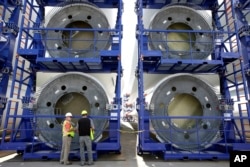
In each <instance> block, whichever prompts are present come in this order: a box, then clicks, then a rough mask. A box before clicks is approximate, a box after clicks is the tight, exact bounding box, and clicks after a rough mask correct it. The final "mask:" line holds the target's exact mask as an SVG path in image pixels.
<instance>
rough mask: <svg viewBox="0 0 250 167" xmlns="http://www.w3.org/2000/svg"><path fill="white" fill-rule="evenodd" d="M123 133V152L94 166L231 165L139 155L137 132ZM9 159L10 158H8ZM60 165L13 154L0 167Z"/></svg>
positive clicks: (101, 157) (190, 166) (184, 166)
mask: <svg viewBox="0 0 250 167" xmlns="http://www.w3.org/2000/svg"><path fill="white" fill-rule="evenodd" d="M123 130H124V131H123V132H122V133H121V145H122V150H121V154H111V153H110V154H106V155H100V156H98V159H97V161H95V164H94V165H93V167H94V166H100V167H110V166H116V167H201V166H202V167H229V161H219V160H218V161H204V160H202V161H191V160H171V161H169V160H167V161H166V160H163V159H162V158H161V157H156V156H155V155H151V154H145V155H142V156H138V155H137V153H136V138H137V134H135V133H131V132H132V131H130V130H129V128H127V129H126V128H125V129H123ZM8 159H9V160H8ZM48 166H53V167H60V166H64V165H61V164H59V162H58V161H53V160H49V161H46V160H39V161H38V160H30V161H29V160H26V161H23V160H22V158H21V157H18V156H16V154H12V155H9V156H6V157H3V158H0V167H48ZM70 166H72V167H75V166H80V164H79V161H73V164H72V165H70Z"/></svg>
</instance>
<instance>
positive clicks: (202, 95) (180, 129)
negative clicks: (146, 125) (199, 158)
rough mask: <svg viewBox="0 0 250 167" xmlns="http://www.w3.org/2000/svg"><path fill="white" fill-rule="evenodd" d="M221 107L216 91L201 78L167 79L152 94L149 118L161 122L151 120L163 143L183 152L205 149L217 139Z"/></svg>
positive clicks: (182, 76)
mask: <svg viewBox="0 0 250 167" xmlns="http://www.w3.org/2000/svg"><path fill="white" fill-rule="evenodd" d="M218 106H219V101H218V98H217V95H216V93H215V91H214V90H213V89H212V87H211V86H210V85H208V84H207V83H205V82H204V81H203V80H201V79H200V78H198V77H195V76H192V75H186V74H185V75H184V74H181V75H175V76H171V77H167V78H165V79H164V80H162V81H161V82H159V84H158V85H157V86H156V88H155V91H154V92H153V95H152V98H151V101H150V108H151V109H150V114H151V116H157V117H160V119H154V118H153V117H152V119H151V123H152V126H153V128H154V129H155V131H156V134H157V136H158V138H159V139H160V141H162V142H168V143H171V144H172V145H173V146H175V147H177V148H180V149H184V150H200V149H204V148H207V147H209V145H211V143H213V142H215V140H216V139H217V137H218V136H217V135H218V133H219V130H220V125H221V120H220V119H219V118H215V117H220V116H222V113H221V111H220V110H219V109H218ZM161 117H163V118H161ZM178 117H179V118H178ZM180 117H181V118H180ZM191 117H192V118H191Z"/></svg>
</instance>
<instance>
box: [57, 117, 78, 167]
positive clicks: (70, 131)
mask: <svg viewBox="0 0 250 167" xmlns="http://www.w3.org/2000/svg"><path fill="white" fill-rule="evenodd" d="M71 118H72V114H71V113H70V112H68V113H66V114H65V120H64V121H63V124H62V150H61V157H60V163H61V164H64V165H71V164H72V163H71V162H69V160H68V158H69V152H70V145H71V141H72V138H73V137H74V136H75V128H74V127H73V126H72V122H71Z"/></svg>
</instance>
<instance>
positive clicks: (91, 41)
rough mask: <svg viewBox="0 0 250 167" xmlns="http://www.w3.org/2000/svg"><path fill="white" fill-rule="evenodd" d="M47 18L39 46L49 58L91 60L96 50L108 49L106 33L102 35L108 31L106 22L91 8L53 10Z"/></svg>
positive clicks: (97, 51)
mask: <svg viewBox="0 0 250 167" xmlns="http://www.w3.org/2000/svg"><path fill="white" fill-rule="evenodd" d="M47 18H49V19H48V21H47V22H46V23H45V27H46V28H47V29H48V31H46V32H45V33H44V36H43V42H44V45H45V47H46V49H47V51H48V52H49V55H50V56H51V57H60V58H64V57H70V58H74V57H75V58H85V57H95V56H97V55H99V51H100V50H106V49H108V48H109V47H110V32H108V31H103V29H109V27H110V26H109V23H108V20H107V18H106V16H105V14H104V13H103V12H102V11H101V10H100V9H99V8H97V7H95V6H93V5H89V4H85V3H74V4H70V5H66V6H63V7H56V8H55V9H53V10H52V11H51V12H50V13H49V14H48V16H47ZM50 28H51V29H52V30H50ZM60 28H61V29H63V30H61V29H60ZM64 28H66V29H64ZM81 29H90V31H87V30H81ZM93 29H95V30H93ZM96 29H100V30H99V31H97V30H96Z"/></svg>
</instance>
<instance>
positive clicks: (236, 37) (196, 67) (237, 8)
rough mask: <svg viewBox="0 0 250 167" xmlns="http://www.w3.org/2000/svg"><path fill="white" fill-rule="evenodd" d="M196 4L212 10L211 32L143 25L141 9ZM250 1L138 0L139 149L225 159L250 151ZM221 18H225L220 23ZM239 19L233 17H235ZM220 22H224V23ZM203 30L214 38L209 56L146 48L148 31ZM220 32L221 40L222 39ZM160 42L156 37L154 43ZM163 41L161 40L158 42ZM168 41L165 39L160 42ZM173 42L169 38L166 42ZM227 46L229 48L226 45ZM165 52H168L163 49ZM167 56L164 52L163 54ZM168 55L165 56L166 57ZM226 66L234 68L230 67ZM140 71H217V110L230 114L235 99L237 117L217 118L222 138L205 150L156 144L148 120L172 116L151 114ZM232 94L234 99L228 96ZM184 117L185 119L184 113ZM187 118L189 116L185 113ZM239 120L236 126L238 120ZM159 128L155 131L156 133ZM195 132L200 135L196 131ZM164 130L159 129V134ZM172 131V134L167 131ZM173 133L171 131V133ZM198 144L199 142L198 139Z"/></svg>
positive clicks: (170, 156)
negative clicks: (186, 55) (249, 19)
mask: <svg viewBox="0 0 250 167" xmlns="http://www.w3.org/2000/svg"><path fill="white" fill-rule="evenodd" d="M179 4H181V5H190V4H192V5H194V4H195V5H196V6H199V7H201V8H202V9H204V10H210V11H211V12H212V18H213V24H214V29H213V30H212V31H210V32H206V31H197V30H191V31H190V30H186V31H178V30H166V29H164V30H163V29H157V30H153V29H147V28H145V27H144V22H143V16H144V15H143V12H144V9H161V8H162V7H165V6H166V5H179ZM249 6H250V3H249V1H243V0H242V1H234V0H225V1H223V2H222V3H221V4H219V3H218V2H217V0H203V1H199V0H190V1H175V0H137V2H136V6H135V11H136V13H137V18H138V19H137V20H138V23H137V27H136V28H137V34H136V37H137V41H138V66H137V71H136V76H137V79H138V98H137V111H138V118H139V120H138V130H139V132H140V133H139V139H138V145H137V153H138V154H143V153H161V154H163V156H164V159H165V160H166V159H229V154H230V151H231V150H250V144H249V133H250V132H249V128H248V127H249V124H250V111H249V103H248V101H249V85H248V84H247V83H249V55H250V52H249V51H250V50H249V46H250V45H249V25H248V24H249V23H248V22H247V20H246V17H247V16H249ZM222 18H224V20H223V21H222ZM235 18H237V19H235ZM223 22H224V23H223ZM171 32H174V33H178V32H179V33H183V32H186V33H188V34H192V33H204V34H209V35H210V36H211V37H212V39H213V40H212V41H215V42H214V45H213V49H212V50H213V51H212V54H211V60H201V59H193V58H192V54H193V53H192V51H190V58H187V59H176V58H168V57H166V56H163V54H164V53H162V51H160V50H157V49H154V50H153V49H150V48H149V47H148V42H149V34H150V33H158V34H159V33H162V34H163V33H166V34H167V33H171ZM222 36H223V37H224V38H222ZM156 42H159V41H156ZM160 42H161V41H160ZM164 42H166V43H167V42H168V41H164ZM170 42H171V41H170ZM227 46H229V47H227ZM165 52H168V50H166V51H165ZM167 54H168V53H167ZM167 54H166V55H167ZM229 67H231V69H233V71H229V69H230V68H229ZM144 73H152V74H176V73H192V74H217V75H218V76H219V79H220V83H219V85H220V94H221V99H220V107H221V108H220V110H221V111H222V112H225V113H231V114H232V112H233V106H234V103H238V110H239V111H238V115H239V116H234V117H232V119H231V120H230V121H225V120H224V118H223V117H221V118H215V119H220V120H221V121H222V122H223V123H222V129H220V135H221V138H222V140H221V141H220V142H218V143H211V147H209V148H207V149H203V150H194V151H192V150H189V151H187V150H181V149H178V148H176V147H174V146H173V145H171V143H168V142H160V141H159V140H157V139H156V138H155V137H153V136H152V135H151V129H150V121H151V120H154V119H173V118H174V117H173V118H172V117H171V116H158V117H153V116H150V110H149V109H148V106H147V104H146V101H145V96H144V93H145V92H144ZM232 94H233V95H235V96H236V99H232ZM182 118H183V117H182ZM186 118H191V117H186ZM236 121H239V122H240V124H236ZM158 130H159V131H161V129H154V131H158ZM196 130H197V134H198V129H196ZM162 133H163V132H162ZM170 133H171V132H170ZM170 135H171V134H170ZM197 144H199V143H197Z"/></svg>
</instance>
